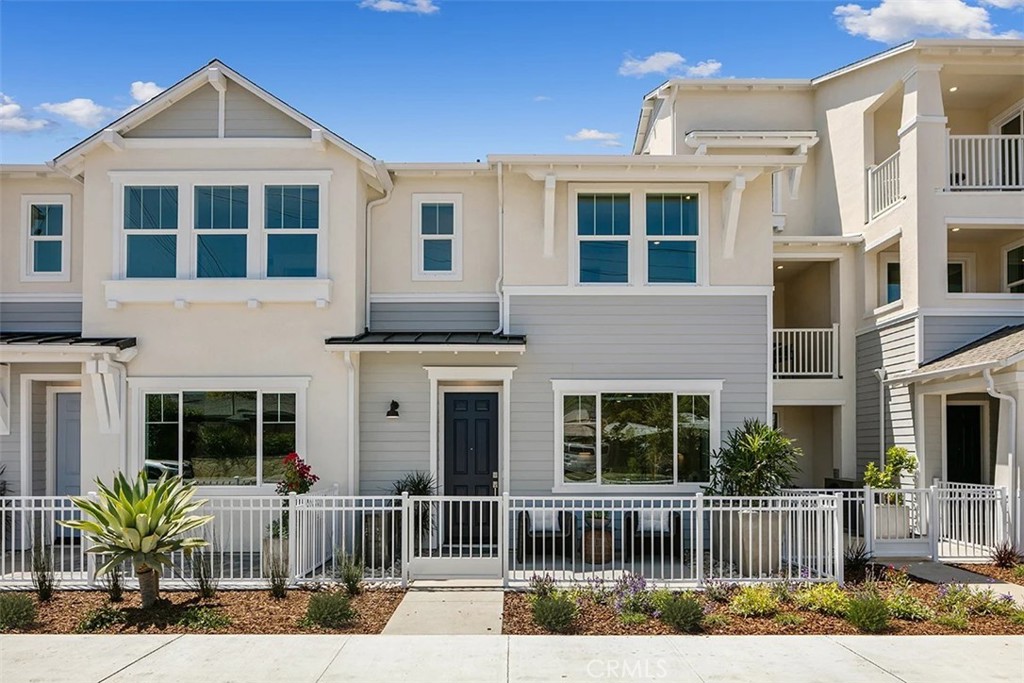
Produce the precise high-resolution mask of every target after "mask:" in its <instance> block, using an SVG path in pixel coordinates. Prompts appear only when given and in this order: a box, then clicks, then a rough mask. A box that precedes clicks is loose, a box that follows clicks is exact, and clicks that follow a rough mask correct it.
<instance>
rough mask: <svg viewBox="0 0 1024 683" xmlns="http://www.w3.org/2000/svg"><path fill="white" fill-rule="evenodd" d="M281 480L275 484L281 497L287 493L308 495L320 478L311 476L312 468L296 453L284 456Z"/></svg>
mask: <svg viewBox="0 0 1024 683" xmlns="http://www.w3.org/2000/svg"><path fill="white" fill-rule="evenodd" d="M282 462H283V464H284V468H283V471H282V472H281V476H282V479H281V481H279V482H278V483H277V492H278V494H280V495H282V496H287V495H288V494H289V493H309V490H310V489H311V488H313V484H315V483H317V482H318V481H320V477H318V476H316V475H315V474H313V468H312V467H311V466H310V465H309V463H307V462H306V461H305V460H303V459H302V458H300V457H299V454H298V453H289V454H288V455H286V456H284V460H283V461H282Z"/></svg>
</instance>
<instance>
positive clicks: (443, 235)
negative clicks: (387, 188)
mask: <svg viewBox="0 0 1024 683" xmlns="http://www.w3.org/2000/svg"><path fill="white" fill-rule="evenodd" d="M413 231H414V239H413V244H414V245H415V247H414V253H413V259H414V263H413V279H414V280H461V279H462V195H460V194H416V195H414V196H413Z"/></svg>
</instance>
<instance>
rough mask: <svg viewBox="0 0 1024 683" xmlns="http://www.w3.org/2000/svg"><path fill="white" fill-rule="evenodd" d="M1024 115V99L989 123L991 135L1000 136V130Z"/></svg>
mask: <svg viewBox="0 0 1024 683" xmlns="http://www.w3.org/2000/svg"><path fill="white" fill-rule="evenodd" d="M1022 113H1024V98H1022V99H1019V100H1017V101H1016V102H1014V103H1013V104H1011V105H1010V106H1009V107H1007V108H1006V109H1004V110H1003V111H1001V112H999V114H997V115H996V116H995V117H993V118H992V120H991V121H989V124H988V132H989V133H990V134H991V135H999V129H1000V128H1002V127H1003V126H1005V125H1006V124H1007V122H1009V121H1010V119H1012V118H1014V117H1016V116H1020V115H1021V114H1022Z"/></svg>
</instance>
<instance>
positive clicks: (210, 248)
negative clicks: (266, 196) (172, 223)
mask: <svg viewBox="0 0 1024 683" xmlns="http://www.w3.org/2000/svg"><path fill="white" fill-rule="evenodd" d="M193 227H194V228H195V231H196V276H197V277H245V276H246V275H247V264H248V258H247V238H246V233H247V231H248V228H249V188H248V187H247V186H245V185H216V186H213V185H200V186H197V187H196V188H195V217H194V224H193Z"/></svg>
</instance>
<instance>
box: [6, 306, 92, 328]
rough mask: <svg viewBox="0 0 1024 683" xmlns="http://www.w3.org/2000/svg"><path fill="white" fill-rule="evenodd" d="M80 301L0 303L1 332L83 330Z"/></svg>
mask: <svg viewBox="0 0 1024 683" xmlns="http://www.w3.org/2000/svg"><path fill="white" fill-rule="evenodd" d="M81 330H82V304H81V303H80V302H78V303H75V302H60V301H32V302H24V301H18V302H3V303H0V332H81Z"/></svg>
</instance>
